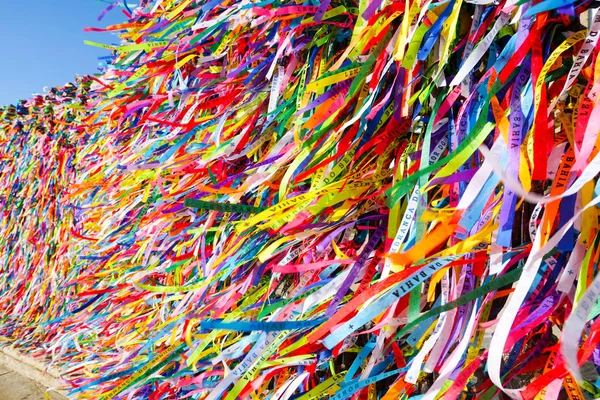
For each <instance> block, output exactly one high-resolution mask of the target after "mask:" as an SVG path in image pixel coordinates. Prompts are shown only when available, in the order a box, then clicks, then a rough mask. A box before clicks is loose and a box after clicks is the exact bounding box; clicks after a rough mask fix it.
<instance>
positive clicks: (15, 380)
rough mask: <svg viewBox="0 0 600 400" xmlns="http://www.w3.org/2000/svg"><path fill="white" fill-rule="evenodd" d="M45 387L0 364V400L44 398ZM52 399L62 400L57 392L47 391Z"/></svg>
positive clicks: (39, 399) (43, 399) (35, 399)
mask: <svg viewBox="0 0 600 400" xmlns="http://www.w3.org/2000/svg"><path fill="white" fill-rule="evenodd" d="M45 391H46V388H45V387H43V386H42V385H40V384H39V383H37V382H35V381H32V380H31V379H28V378H26V377H24V376H22V375H19V374H17V373H16V372H13V371H11V370H10V369H8V368H5V367H3V366H1V365H0V400H46V399H47V398H46V397H45V396H44V392H45ZM49 396H50V399H52V400H64V399H65V397H63V396H61V395H60V394H58V393H52V392H51V393H49Z"/></svg>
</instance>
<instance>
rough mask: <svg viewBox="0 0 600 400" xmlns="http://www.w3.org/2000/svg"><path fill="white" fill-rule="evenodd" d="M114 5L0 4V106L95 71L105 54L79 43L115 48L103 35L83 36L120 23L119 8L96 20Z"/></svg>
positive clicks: (11, 0)
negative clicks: (89, 30)
mask: <svg viewBox="0 0 600 400" xmlns="http://www.w3.org/2000/svg"><path fill="white" fill-rule="evenodd" d="M114 1H115V0H110V1H108V0H104V1H103V0H0V105H7V104H14V103H16V101H17V100H18V99H21V98H23V99H26V98H29V97H31V94H32V93H43V88H44V86H48V87H52V86H57V85H64V84H65V83H67V82H72V81H73V78H74V76H75V74H79V75H84V74H92V73H95V72H97V68H98V62H99V60H98V57H101V56H107V55H109V51H108V50H105V49H101V48H98V47H91V46H88V45H85V44H84V43H83V41H84V40H91V41H95V42H102V43H117V42H118V38H117V37H116V36H114V34H112V33H109V32H84V31H83V28H85V27H96V28H104V27H106V26H107V25H111V24H115V23H121V22H125V21H126V17H125V15H123V13H122V12H121V8H114V9H113V10H111V11H110V12H109V13H108V14H107V15H106V16H105V17H104V18H103V19H102V21H98V19H97V18H98V16H99V15H100V13H101V12H102V10H104V9H105V8H106V7H107V6H108V5H110V4H111V3H114Z"/></svg>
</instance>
